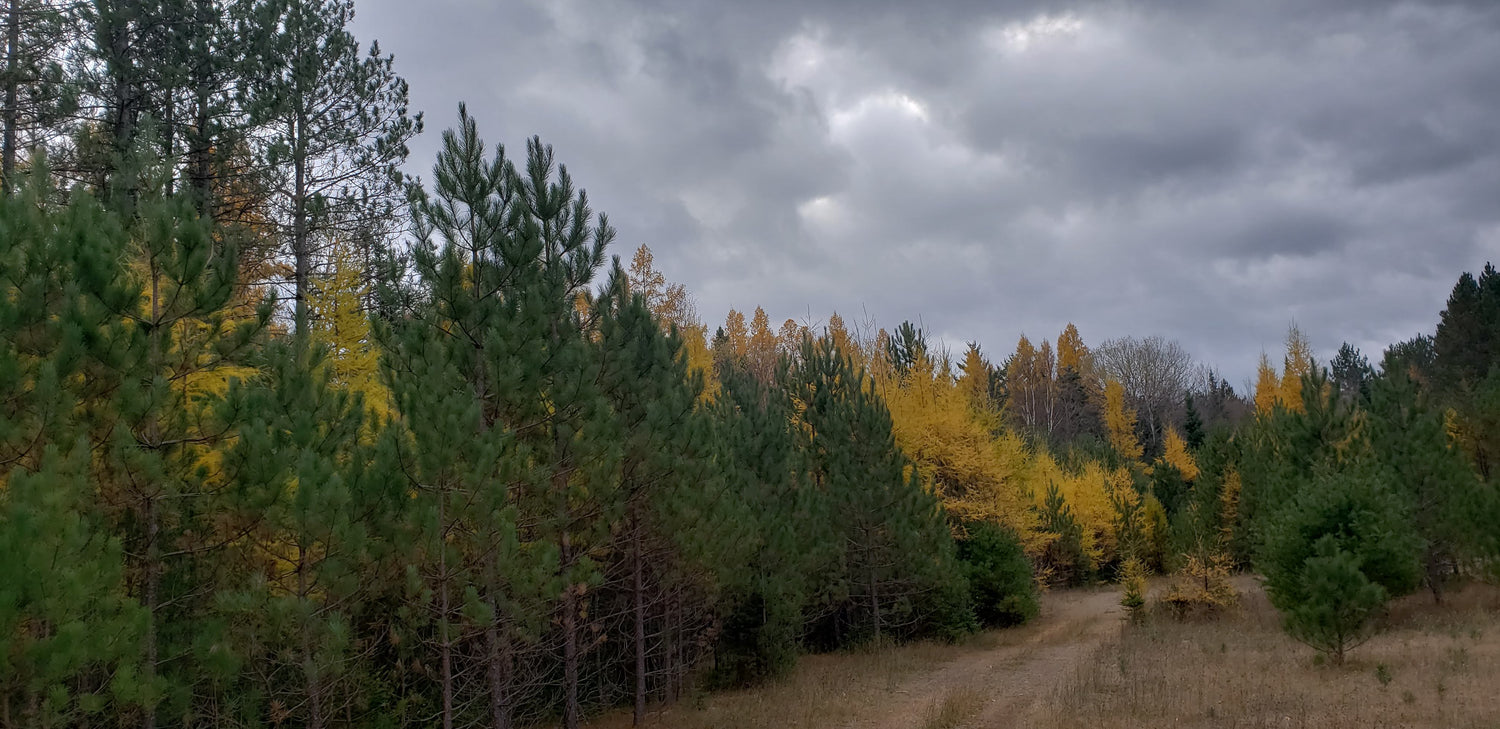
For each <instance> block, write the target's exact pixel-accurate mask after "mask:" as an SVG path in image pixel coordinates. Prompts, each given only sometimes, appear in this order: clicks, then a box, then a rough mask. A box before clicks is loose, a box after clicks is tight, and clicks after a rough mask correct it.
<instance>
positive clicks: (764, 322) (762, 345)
mask: <svg viewBox="0 0 1500 729" xmlns="http://www.w3.org/2000/svg"><path fill="white" fill-rule="evenodd" d="M779 356H780V348H779V341H778V340H777V338H776V333H775V332H773V331H771V317H769V316H767V315H766V310H765V309H762V308H761V307H759V306H757V307H755V315H754V316H753V317H752V318H751V319H750V338H749V340H748V341H746V343H745V359H746V361H747V362H748V363H749V365H750V371H751V372H753V373H755V376H756V377H758V378H760V381H761V382H769V381H770V380H771V375H772V374H774V373H775V372H776V359H777V358H778V357H779Z"/></svg>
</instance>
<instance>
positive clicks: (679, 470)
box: [598, 268, 745, 725]
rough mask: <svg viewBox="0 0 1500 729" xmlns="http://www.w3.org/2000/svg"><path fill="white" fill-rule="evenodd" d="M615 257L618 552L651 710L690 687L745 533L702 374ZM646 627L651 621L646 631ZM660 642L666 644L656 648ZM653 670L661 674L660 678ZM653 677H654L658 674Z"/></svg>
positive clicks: (637, 700)
mask: <svg viewBox="0 0 1500 729" xmlns="http://www.w3.org/2000/svg"><path fill="white" fill-rule="evenodd" d="M625 280H626V276H625V274H624V272H623V271H620V270H618V268H617V269H616V272H615V275H614V277H613V278H612V279H611V281H610V282H609V284H608V285H607V286H606V288H605V291H604V295H603V297H602V298H601V300H600V302H599V307H598V312H599V327H598V332H599V354H600V357H601V359H602V360H603V363H604V365H603V370H602V374H603V386H604V389H605V391H606V393H607V394H608V397H609V400H610V403H611V406H612V410H613V412H614V416H615V418H616V420H617V427H618V432H620V433H622V434H623V435H624V438H625V440H624V444H623V450H622V454H621V456H622V457H621V461H620V476H619V478H620V490H621V493H622V497H623V498H624V500H625V509H624V514H623V518H622V521H621V524H620V526H619V536H618V537H617V538H616V542H617V546H616V548H615V550H614V553H615V554H616V555H617V556H616V557H615V558H614V559H613V560H612V562H613V564H611V565H606V567H605V570H606V573H607V574H611V575H613V576H615V577H616V578H617V579H616V580H615V582H616V583H620V582H623V583H624V585H623V587H621V588H618V589H621V591H622V592H624V593H626V594H627V595H628V598H629V599H628V607H627V608H626V609H627V611H628V612H629V614H630V628H629V630H628V632H627V634H626V635H625V636H623V637H624V640H622V641H621V643H622V644H625V645H629V646H630V651H629V652H630V657H631V659H632V661H633V664H634V665H633V667H632V671H631V673H632V674H633V678H634V686H633V697H632V698H633V701H632V703H633V708H634V720H635V723H636V724H637V725H639V724H640V723H641V722H642V721H644V719H645V711H646V701H647V698H648V696H649V695H650V694H651V693H660V694H663V695H667V696H674V695H676V694H678V693H679V692H680V691H681V684H682V682H683V680H684V679H685V676H686V674H687V668H688V665H687V663H688V661H685V660H682V659H683V658H684V656H688V657H689V658H688V660H691V658H692V657H695V656H691V652H690V650H689V649H687V648H686V646H687V645H690V644H693V643H697V642H698V639H699V638H700V637H701V636H702V635H703V634H705V633H706V631H704V630H702V629H701V628H702V626H706V625H708V624H709V623H710V622H711V617H712V614H711V613H710V612H709V610H708V607H707V605H706V600H707V596H708V595H709V594H710V593H711V592H712V591H713V590H714V589H715V588H716V587H717V586H716V585H714V584H713V581H712V575H713V574H715V573H716V572H720V571H722V569H721V565H724V564H727V560H726V559H724V558H723V556H722V555H723V554H725V553H733V552H734V551H735V545H737V544H738V543H739V542H740V541H741V540H742V539H743V538H744V537H745V530H744V528H743V524H742V522H738V521H737V520H734V519H729V518H723V517H725V516H726V514H725V512H724V509H723V508H722V506H721V505H722V504H725V503H726V502H727V500H726V498H725V495H724V493H723V488H722V482H721V481H720V480H718V479H717V478H715V475H714V474H715V472H714V471H713V469H711V463H712V460H711V458H712V455H713V449H714V445H715V444H714V443H713V441H712V439H711V435H712V433H711V429H710V427H709V423H708V420H707V413H706V412H705V411H704V410H702V409H700V407H699V406H698V403H699V402H700V397H699V394H700V391H701V387H702V385H701V381H699V380H697V379H696V378H694V377H693V376H691V375H690V373H689V370H688V363H687V361H686V359H685V358H684V356H682V349H681V347H682V345H681V342H680V340H679V339H678V338H676V337H675V336H670V335H664V334H663V333H662V330H661V326H660V325H659V324H658V323H657V322H656V321H655V320H654V318H653V315H652V312H651V311H650V309H649V308H648V307H647V304H646V301H647V300H646V298H645V296H643V295H639V294H637V295H631V294H630V290H631V289H630V287H627V286H626V285H625ZM648 627H649V628H650V630H651V632H650V633H648ZM653 646H657V649H656V650H653ZM653 675H657V676H664V677H665V679H664V680H662V681H659V682H654V681H651V680H650V679H651V677H652V676H653ZM653 684H655V685H653Z"/></svg>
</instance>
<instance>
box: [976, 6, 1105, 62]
mask: <svg viewBox="0 0 1500 729" xmlns="http://www.w3.org/2000/svg"><path fill="white" fill-rule="evenodd" d="M1081 30H1083V19H1081V18H1079V17H1078V16H1076V15H1073V14H1072V13H1065V14H1063V15H1038V16H1037V17H1035V18H1032V19H1031V20H1028V21H1026V22H1010V23H1006V24H1004V25H1001V26H999V27H996V28H992V29H990V30H989V31H988V32H986V33H985V41H986V42H987V44H988V45H989V46H990V47H991V48H995V49H997V50H1001V51H1006V52H1010V53H1025V52H1026V51H1027V50H1030V49H1031V48H1032V46H1036V45H1040V44H1042V43H1046V42H1049V41H1053V40H1058V39H1062V38H1068V37H1071V36H1076V35H1078V32H1079V31H1081Z"/></svg>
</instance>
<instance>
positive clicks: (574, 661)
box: [561, 529, 580, 729]
mask: <svg viewBox="0 0 1500 729" xmlns="http://www.w3.org/2000/svg"><path fill="white" fill-rule="evenodd" d="M561 541H562V544H561V547H562V550H561V551H562V555H561V556H562V565H563V573H564V576H568V574H569V572H570V571H571V570H570V568H571V566H572V564H571V563H572V558H573V554H572V551H573V549H572V547H573V545H572V540H571V539H570V538H569V536H568V532H567V530H566V529H564V530H563V534H562V540H561ZM562 611H563V614H562V628H563V729H578V724H579V721H580V717H579V713H580V712H579V707H578V594H577V592H576V589H575V585H574V584H573V582H572V580H571V579H569V580H566V582H565V584H564V585H563V604H562Z"/></svg>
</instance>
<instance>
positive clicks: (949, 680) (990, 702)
mask: <svg viewBox="0 0 1500 729" xmlns="http://www.w3.org/2000/svg"><path fill="white" fill-rule="evenodd" d="M1119 602H1120V595H1119V592H1118V591H1116V590H1089V591H1083V590H1074V591H1068V592H1060V593H1054V594H1049V595H1047V596H1046V597H1045V598H1044V599H1043V603H1042V616H1041V617H1040V618H1039V619H1038V620H1036V621H1035V622H1034V623H1032V624H1031V625H1028V626H1025V627H1023V628H1019V629H1016V630H1014V631H1005V632H1002V633H999V634H997V635H998V636H999V644H998V645H996V646H995V647H994V648H993V649H989V650H983V651H980V652H976V653H972V654H967V655H964V656H961V657H959V658H957V659H955V660H953V661H950V662H948V663H945V664H942V665H941V666H939V667H938V668H937V669H936V670H933V671H927V672H924V673H922V674H921V675H918V676H913V677H912V678H911V679H910V680H908V681H906V682H905V683H904V684H903V685H902V686H900V687H899V688H898V689H897V690H896V691H895V692H894V693H893V697H895V700H894V701H893V702H892V703H891V704H890V705H888V706H887V707H882V708H883V710H882V711H881V712H880V715H881V718H880V719H878V720H876V721H874V722H872V723H860V724H856V725H854V726H857V727H861V729H864V728H866V727H868V729H915V728H917V727H921V726H922V724H923V722H924V721H925V720H926V718H927V716H928V713H929V712H930V711H931V710H932V707H933V706H934V702H940V701H942V700H943V697H944V696H947V695H949V693H950V692H953V691H971V692H976V693H978V694H979V695H981V696H983V697H985V698H984V705H983V708H982V709H980V710H979V713H978V716H977V717H975V718H973V719H970V720H968V721H965V722H964V725H965V726H969V727H976V728H979V727H982V728H984V729H991V728H994V729H1004V728H1005V727H1013V726H1016V727H1020V726H1027V725H1028V723H1029V719H1030V718H1031V716H1032V714H1033V712H1034V711H1035V710H1036V709H1037V708H1038V707H1039V706H1040V704H1041V702H1043V701H1046V700H1047V699H1048V697H1049V696H1050V695H1051V693H1052V689H1053V687H1055V686H1057V685H1058V684H1059V683H1060V682H1062V681H1063V680H1065V679H1066V678H1067V677H1068V676H1070V675H1072V672H1073V670H1074V667H1075V666H1076V665H1078V664H1079V663H1080V662H1082V661H1085V660H1088V659H1089V658H1090V657H1091V656H1092V655H1093V654H1094V651H1095V650H1096V649H1097V648H1098V647H1099V646H1100V645H1101V644H1103V643H1104V642H1105V641H1107V640H1108V639H1110V638H1112V637H1114V636H1116V635H1118V634H1119V630H1120V619H1121V617H1122V608H1120V605H1119Z"/></svg>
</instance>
